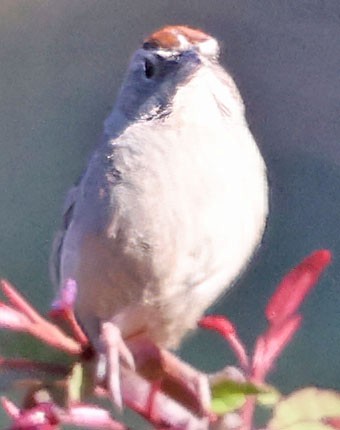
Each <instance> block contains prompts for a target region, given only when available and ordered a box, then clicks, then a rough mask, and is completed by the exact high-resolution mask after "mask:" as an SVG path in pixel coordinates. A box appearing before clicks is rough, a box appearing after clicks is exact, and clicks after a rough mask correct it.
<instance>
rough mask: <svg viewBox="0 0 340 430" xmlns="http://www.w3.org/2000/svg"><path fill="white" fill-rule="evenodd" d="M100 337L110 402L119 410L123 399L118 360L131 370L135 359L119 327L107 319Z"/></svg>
mask: <svg viewBox="0 0 340 430" xmlns="http://www.w3.org/2000/svg"><path fill="white" fill-rule="evenodd" d="M101 339H102V342H103V345H104V348H105V358H106V372H105V374H106V380H107V388H108V391H109V393H110V396H111V399H112V402H113V403H114V404H115V405H116V406H117V407H118V409H119V410H120V411H121V410H122V408H123V401H122V393H121V384H120V361H122V362H123V363H124V364H125V365H126V366H127V367H129V368H131V369H132V370H135V361H134V358H133V355H132V354H131V352H130V350H129V348H128V347H127V346H126V344H125V342H124V340H123V338H122V336H121V332H120V330H119V328H118V327H117V326H115V325H114V324H113V323H112V322H110V321H107V322H104V323H103V324H102V330H101Z"/></svg>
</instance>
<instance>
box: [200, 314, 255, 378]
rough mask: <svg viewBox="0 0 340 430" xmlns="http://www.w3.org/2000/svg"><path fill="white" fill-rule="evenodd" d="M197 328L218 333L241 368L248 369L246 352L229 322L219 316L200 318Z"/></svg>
mask: <svg viewBox="0 0 340 430" xmlns="http://www.w3.org/2000/svg"><path fill="white" fill-rule="evenodd" d="M198 325H199V327H202V328H205V329H208V330H215V331H217V332H218V333H220V334H221V335H222V336H223V337H224V338H225V339H226V340H227V341H228V343H229V345H230V347H231V349H232V350H233V351H234V354H235V355H236V357H237V359H238V361H239V363H240V365H241V367H242V368H243V369H244V370H247V369H248V366H249V358H248V355H247V352H246V348H245V346H244V345H243V343H242V341H241V339H240V338H239V336H238V334H237V331H236V328H235V326H234V325H233V323H232V322H231V321H229V320H228V319H227V318H226V317H224V316H221V315H209V316H206V317H204V318H202V319H201V320H200V321H199V323H198Z"/></svg>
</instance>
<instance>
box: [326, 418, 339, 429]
mask: <svg viewBox="0 0 340 430" xmlns="http://www.w3.org/2000/svg"><path fill="white" fill-rule="evenodd" d="M322 422H323V423H325V424H326V425H328V426H331V427H333V428H334V429H336V430H339V429H340V416H339V417H329V418H325V419H323V420H322Z"/></svg>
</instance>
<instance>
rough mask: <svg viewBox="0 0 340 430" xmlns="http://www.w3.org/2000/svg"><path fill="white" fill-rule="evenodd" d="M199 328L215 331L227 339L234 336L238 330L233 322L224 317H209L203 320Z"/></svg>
mask: <svg viewBox="0 0 340 430" xmlns="http://www.w3.org/2000/svg"><path fill="white" fill-rule="evenodd" d="M198 326H199V327H201V328H205V329H208V330H215V331H217V332H218V333H220V334H221V335H222V336H223V337H224V338H225V339H228V337H229V336H230V335H234V334H235V332H236V329H235V327H234V325H233V323H232V322H231V321H229V320H228V319H227V318H226V317H224V316H222V315H209V316H207V317H203V318H201V320H200V321H199V323H198Z"/></svg>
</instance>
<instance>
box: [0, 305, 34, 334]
mask: <svg viewBox="0 0 340 430" xmlns="http://www.w3.org/2000/svg"><path fill="white" fill-rule="evenodd" d="M31 324H32V323H31V321H30V320H29V319H28V318H27V317H26V316H25V315H24V314H22V313H20V312H18V311H16V310H15V309H13V308H11V307H10V306H7V305H5V304H4V303H2V302H0V327H2V328H7V329H10V330H21V331H27V330H28V329H29V327H30V326H31Z"/></svg>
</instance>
